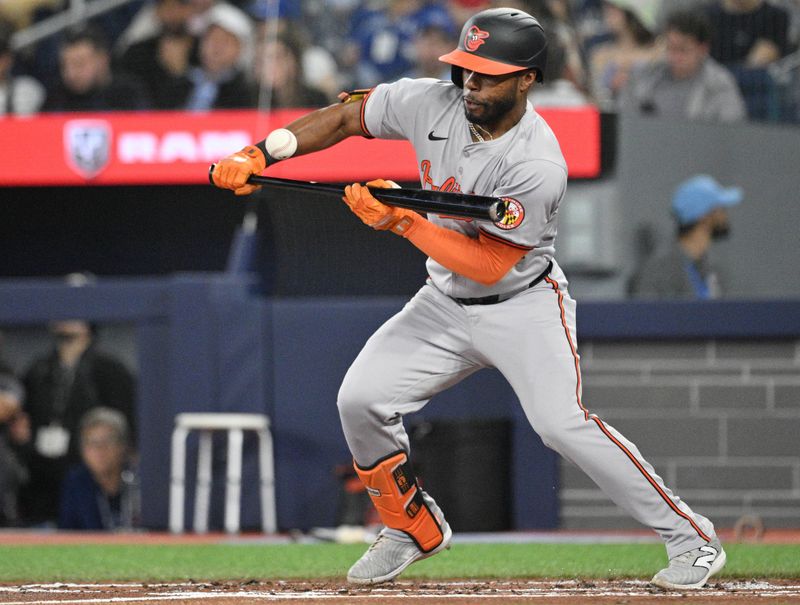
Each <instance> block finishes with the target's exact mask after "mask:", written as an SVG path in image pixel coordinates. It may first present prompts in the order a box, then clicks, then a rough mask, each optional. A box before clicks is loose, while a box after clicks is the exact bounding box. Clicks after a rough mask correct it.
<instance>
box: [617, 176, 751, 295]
mask: <svg viewBox="0 0 800 605" xmlns="http://www.w3.org/2000/svg"><path fill="white" fill-rule="evenodd" d="M741 201H742V190H741V189H740V188H738V187H730V188H725V187H722V186H721V185H720V184H719V183H718V182H717V181H715V180H714V179H713V178H712V177H710V176H708V175H697V176H694V177H692V178H690V179H688V180H686V181H684V182H683V183H681V184H680V186H679V187H678V188H677V190H676V191H675V194H674V196H673V198H672V211H673V215H674V217H675V220H676V222H677V226H678V232H677V240H676V242H675V244H674V245H673V246H672V248H671V250H670V251H669V252H668V253H667V254H666V255H664V256H658V257H656V258H654V259H652V260H650V261H647V262H646V263H645V264H644V266H643V267H642V268H641V269H640V270H639V271H638V272H637V273H636V275H635V276H634V277H633V279H632V281H631V284H630V292H631V294H632V295H633V296H636V297H643V298H690V299H709V298H718V297H719V296H720V294H721V288H720V283H719V278H718V276H717V274H716V273H715V271H714V270H713V269H712V268H711V267H710V265H709V262H708V251H709V249H710V248H711V245H712V243H713V242H714V241H716V240H719V239H722V238H725V237H727V236H728V235H729V233H730V225H729V220H728V212H727V209H728V208H729V207H731V206H735V205H736V204H738V203H739V202H741Z"/></svg>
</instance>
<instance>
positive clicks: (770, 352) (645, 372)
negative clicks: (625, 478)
mask: <svg viewBox="0 0 800 605" xmlns="http://www.w3.org/2000/svg"><path fill="white" fill-rule="evenodd" d="M580 353H581V368H582V372H583V383H584V389H583V401H584V404H585V405H586V406H587V407H588V408H589V410H590V411H591V412H592V413H595V414H597V415H598V416H600V417H601V418H602V419H603V420H604V421H605V422H607V423H608V424H611V425H612V426H614V427H615V428H616V429H618V430H619V431H621V432H622V433H623V434H624V435H625V436H626V437H628V438H629V439H630V440H632V441H633V442H634V443H635V444H636V445H637V446H638V447H639V449H640V450H641V451H642V453H643V455H644V456H645V457H646V458H647V459H648V460H649V461H650V462H651V463H652V464H653V465H654V466H655V468H656V471H657V472H658V473H659V474H660V475H661V476H662V477H663V478H664V479H665V481H666V483H667V485H668V486H669V487H670V488H671V489H673V490H674V491H675V492H676V493H677V494H678V495H679V496H680V497H681V498H682V499H684V500H686V502H687V503H688V504H689V505H690V506H691V507H692V508H693V509H695V510H696V511H698V512H699V513H702V514H703V515H705V516H707V517H709V518H710V519H711V520H712V521H713V522H714V523H715V525H717V526H718V527H732V526H733V525H734V523H735V522H736V520H737V519H739V518H740V517H741V516H743V515H745V514H756V515H758V516H760V517H761V519H762V520H763V521H764V524H765V526H766V527H773V528H778V527H800V341H798V340H790V341H685V342H641V343H631V342H599V341H595V342H591V341H590V342H585V343H581V345H580ZM561 487H562V489H561V493H560V498H561V525H562V527H565V528H572V529H588V528H635V527H640V526H639V525H638V523H637V522H636V521H634V520H633V519H631V518H630V517H628V515H627V514H626V513H625V512H623V511H622V510H621V509H619V508H618V507H617V506H616V505H614V504H613V503H612V502H611V501H610V500H609V499H608V498H607V497H606V496H605V495H604V494H603V493H602V492H601V491H600V490H599V489H598V488H597V487H596V486H595V485H594V483H592V482H591V480H590V479H588V478H587V477H586V476H585V475H584V474H583V472H582V471H581V470H580V469H578V468H576V467H575V466H573V465H572V464H570V463H568V462H566V461H564V460H562V461H561Z"/></svg>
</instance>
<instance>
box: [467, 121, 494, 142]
mask: <svg viewBox="0 0 800 605" xmlns="http://www.w3.org/2000/svg"><path fill="white" fill-rule="evenodd" d="M467 124H469V130H470V132H471V133H472V136H474V137H475V138H476V139H478V140H479V141H480V142H481V143H485V142H486V139H484V138H483V137H482V136H481V134H480V133H479V132H478V130H477V129H476V128H475V126H476V125H475V124H473V123H472V122H470V121H467ZM477 126H478V128H480V129H481V130H482V131H483V132H485V133H486V136H488V137H489V140H490V141H493V140H494V137H493V136H492V133H490V132H489V131H488V130H486V129H485V128H483V127H481V125H480V124H478V125H477Z"/></svg>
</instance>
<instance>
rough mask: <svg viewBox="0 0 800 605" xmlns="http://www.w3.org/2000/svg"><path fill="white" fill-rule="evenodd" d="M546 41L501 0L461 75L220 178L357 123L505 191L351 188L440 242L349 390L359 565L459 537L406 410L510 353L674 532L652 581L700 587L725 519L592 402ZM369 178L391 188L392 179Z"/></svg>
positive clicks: (544, 430) (553, 421)
mask: <svg viewBox="0 0 800 605" xmlns="http://www.w3.org/2000/svg"><path fill="white" fill-rule="evenodd" d="M546 55H547V43H546V39H545V34H544V31H543V29H542V27H541V25H540V24H539V23H538V21H537V20H536V19H535V18H533V17H532V16H530V15H528V14H526V13H524V12H522V11H520V10H516V9H506V8H497V9H490V10H486V11H482V12H480V13H477V14H476V15H474V16H473V17H472V18H471V19H469V20H468V21H467V22H466V24H465V25H464V28H463V31H462V32H461V38H460V41H459V44H458V48H457V49H455V50H453V51H452V52H450V53H448V54H446V55H444V56H442V57H441V60H442V61H444V62H445V63H449V64H450V65H451V66H452V82H450V81H438V80H434V79H417V80H410V79H402V80H399V81H397V82H394V83H390V84H380V85H378V86H377V87H375V88H374V89H372V90H371V91H369V92H368V93H367V94H365V95H363V96H358V95H351V96H350V97H346V98H345V100H346V101H349V102H345V103H342V104H339V105H334V106H330V107H327V108H325V109H321V110H318V111H316V112H313V113H310V114H307V115H305V116H303V117H301V118H299V119H298V120H296V121H294V122H292V123H291V124H289V125H288V126H287V127H286V128H285V129H278V130H276V131H273V132H272V133H270V135H269V136H268V137H267V138H266V139H265V140H264V141H262V142H260V143H257V144H256V145H254V146H249V147H245V148H244V149H243V150H241V151H239V152H237V153H234V154H233V155H231V156H229V157H227V158H225V159H223V160H222V161H221V162H220V163H219V164H218V165H217V168H216V170H215V172H214V175H213V178H214V182H215V184H216V185H217V186H218V187H223V188H227V189H232V190H234V191H235V192H236V193H237V194H247V193H250V192H252V191H253V190H254V189H256V187H255V186H253V185H250V184H247V183H246V181H247V178H248V177H249V176H250V175H251V174H257V173H260V172H261V171H262V170H264V169H265V168H266V167H267V166H269V165H271V164H272V163H273V162H275V161H278V160H281V159H285V158H287V157H290V156H292V155H299V154H305V153H311V152H314V151H317V150H320V149H324V148H326V147H330V146H331V145H334V144H335V143H338V142H339V141H341V140H343V139H345V138H347V137H350V136H363V137H367V138H372V137H380V138H387V139H408V140H409V141H411V143H412V144H413V146H414V149H415V151H416V156H417V161H418V164H419V173H420V181H421V183H422V187H423V188H426V189H439V190H444V191H463V192H467V193H475V194H480V195H491V196H497V197H502V198H505V199H506V201H507V203H508V208H509V213H508V215H507V216H506V217H505V218H504V219H502V220H499V221H497V222H494V223H492V222H490V221H484V220H471V219H470V220H464V219H455V218H452V217H445V216H436V215H429V216H428V217H427V218H425V217H423V216H421V215H419V214H417V213H415V212H412V211H410V210H406V209H401V208H395V207H390V206H387V205H384V204H382V203H381V202H379V201H378V200H376V199H375V198H374V197H373V196H372V195H371V194H370V192H369V190H368V189H367V188H366V187H363V186H361V185H360V184H358V183H354V184H353V185H350V186H348V187H346V188H345V195H344V198H343V199H344V201H345V202H346V203H347V205H348V206H349V207H350V209H351V210H352V211H353V212H354V213H355V214H356V215H357V216H358V217H359V218H360V219H361V220H362V221H363V222H364V223H365V224H367V225H369V226H371V227H372V228H374V229H378V230H386V231H391V232H392V233H395V234H397V235H398V236H400V237H403V238H405V239H407V240H408V241H409V242H411V244H413V245H414V246H416V247H417V248H419V249H420V250H422V251H423V252H425V253H426V254H427V255H428V257H429V258H428V261H427V269H428V272H429V276H430V277H429V279H428V280H427V282H426V283H425V285H423V286H422V288H421V289H420V290H419V292H417V294H416V295H415V296H414V297H413V298H412V299H411V300H410V301H409V302H408V304H406V306H405V307H404V308H403V310H402V311H400V312H399V313H398V314H397V315H395V316H394V317H392V318H391V319H389V320H388V321H387V322H386V323H385V324H384V325H383V326H382V327H381V328H380V329H378V331H377V332H376V333H375V334H374V335H373V336H372V337H371V338H370V339H369V340H368V342H367V343H366V345H365V346H364V348H363V350H362V351H361V353H360V354H359V355H358V357H357V358H356V360H355V361H354V362H353V364H352V365H351V366H350V369H349V370H348V372H347V375H346V376H345V378H344V381H343V384H342V386H341V389H340V391H339V397H338V406H339V413H340V417H341V422H342V427H343V430H344V434H345V438H346V439H347V443H348V445H349V447H350V450H351V452H352V454H353V458H354V464H355V469H356V471H357V473H358V475H359V477H360V478H361V480H362V481H363V483H364V485H365V486H366V489H367V492H368V493H369V495H370V496H371V498H372V501H373V503H374V504H375V506H376V508H377V510H378V513H379V514H380V517H381V520H382V521H383V523H384V525H385V526H386V527H385V529H383V531H381V533H380V534H379V535H378V537H377V539H376V540H375V542H374V543H373V544H372V545H371V546H370V547H369V549H368V550H367V552H366V553H365V554H364V555H363V556H362V557H361V558H360V559H359V560H358V561H357V562H356V563H355V564H354V565H353V566H352V568H351V569H350V571H349V572H348V575H347V578H348V580H349V581H351V582H355V583H359V584H375V583H379V582H384V581H387V580H391V579H393V578H395V577H396V576H398V575H399V574H400V573H401V572H402V571H403V570H404V569H405V568H406V567H408V565H410V564H411V563H413V562H415V561H417V560H420V559H423V558H425V557H429V556H431V555H434V554H436V553H438V552H441V551H442V550H444V549H445V548H447V547H448V544H449V542H450V539H451V537H452V530H451V528H450V526H449V525H448V523H447V520H446V518H445V516H444V513H443V511H442V510H441V509H440V508H439V507H438V506H437V505H436V502H435V501H434V500H433V498H432V497H431V496H430V495H429V494H427V493H426V492H424V491H423V490H422V489H420V487H419V485H418V484H417V481H416V478H415V475H414V471H413V469H412V467H411V462H410V459H409V454H410V452H409V439H408V435H407V434H406V431H405V430H404V427H403V417H404V416H405V415H406V414H409V413H412V412H416V411H418V410H420V409H421V408H422V407H423V406H425V404H426V403H427V402H428V400H429V399H430V398H431V397H432V396H433V395H435V394H436V393H439V392H440V391H442V390H444V389H446V388H447V387H449V386H451V385H453V384H455V383H457V382H459V381H460V380H462V379H463V378H465V377H466V376H468V375H470V374H472V373H473V372H475V371H477V370H480V369H481V368H487V367H494V368H497V369H498V370H499V371H500V372H502V373H503V375H504V376H505V377H506V379H507V380H508V381H509V383H510V384H511V386H512V387H513V389H514V392H515V393H516V394H517V396H518V397H519V400H520V403H521V404H522V407H523V409H524V411H525V414H526V415H527V417H528V419H529V421H530V423H531V425H532V426H533V428H534V429H535V430H536V431H537V433H538V434H539V435H540V436H541V438H542V440H543V441H544V442H545V443H546V444H547V445H548V446H549V447H552V448H553V449H555V450H556V451H558V452H559V453H561V454H562V455H563V456H564V457H565V458H567V459H569V460H570V461H572V462H574V463H575V464H577V465H578V466H579V467H581V468H582V469H583V470H584V471H585V472H586V473H587V474H588V475H589V476H590V477H591V478H592V479H593V480H594V481H595V482H596V483H597V484H598V485H599V486H600V487H601V488H602V489H603V490H604V491H605V493H606V494H608V496H609V497H610V498H611V499H612V500H614V502H616V503H617V504H618V505H620V506H621V507H623V508H624V509H625V510H627V511H628V512H629V513H630V514H631V515H632V516H633V517H634V518H635V519H637V520H638V521H640V522H641V523H643V524H645V525H647V526H649V527H652V528H653V530H655V531H656V532H657V533H658V534H659V535H660V536H661V537H662V538H663V540H664V542H665V543H666V547H667V553H668V556H669V558H670V561H669V566H668V567H667V568H665V569H663V570H661V571H660V572H658V573H657V574H656V575H655V577H654V578H653V583H654V584H656V585H658V586H661V587H664V588H677V589H687V588H700V587H702V586H703V585H704V584H705V583H706V581H707V580H708V578H709V577H710V576H711V575H713V574H715V573H716V572H718V571H719V570H720V569H721V568H722V566H723V565H724V564H725V553H724V551H723V550H722V546H721V545H720V542H719V540H718V539H717V537H716V534H715V532H714V527H713V525H712V524H711V522H710V521H709V520H708V519H706V518H704V517H702V516H700V515H698V514H697V513H695V512H693V511H692V509H691V508H689V506H687V505H686V503H684V502H682V501H681V500H680V498H678V497H677V496H675V495H674V494H673V493H672V492H671V491H670V490H669V489H668V488H667V487H666V486H665V485H664V482H663V481H662V479H661V477H659V476H658V475H657V474H656V473H655V471H654V470H653V467H652V466H651V465H650V464H649V463H648V462H647V461H646V460H645V459H644V458H643V457H642V455H641V454H640V453H639V450H638V449H637V448H636V446H635V445H634V444H633V443H631V442H630V441H628V440H627V439H626V438H625V437H623V436H622V435H621V434H620V433H619V432H617V431H616V430H614V429H613V428H612V427H611V426H609V425H608V424H606V423H605V422H603V421H602V420H601V419H600V418H598V417H597V416H596V415H594V414H591V413H590V412H589V410H588V409H587V408H586V407H585V405H584V403H583V401H582V400H581V374H580V366H579V361H578V360H579V357H578V353H577V350H576V342H577V341H576V334H575V301H574V300H573V299H572V298H571V297H570V295H569V292H568V290H567V280H566V278H565V277H564V273H563V272H562V271H561V268H560V267H559V266H558V263H557V262H556V261H555V259H554V251H555V249H554V242H555V237H556V230H557V215H558V207H559V204H560V203H561V200H562V199H563V197H564V192H565V190H566V186H567V167H566V164H565V162H564V158H563V156H562V154H561V151H560V149H559V145H558V142H557V141H556V138H555V136H554V135H553V133H552V131H551V130H550V128H549V127H548V125H547V124H546V123H545V121H544V120H543V119H542V118H541V116H539V115H538V114H537V113H536V112H535V111H534V110H533V107H532V106H531V104H530V103H529V102H528V101H527V95H528V91H529V89H530V88H531V87H532V86H534V85H535V84H536V83H537V82H541V81H542V72H543V70H544V67H545V61H546ZM368 185H373V186H375V185H377V186H383V187H386V186H391V183H389V182H387V181H372V182H371V183H368Z"/></svg>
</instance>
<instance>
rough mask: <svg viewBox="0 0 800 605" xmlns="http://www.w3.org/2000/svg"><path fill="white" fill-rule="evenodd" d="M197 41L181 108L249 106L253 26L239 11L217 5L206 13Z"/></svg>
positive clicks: (225, 5) (204, 108)
mask: <svg viewBox="0 0 800 605" xmlns="http://www.w3.org/2000/svg"><path fill="white" fill-rule="evenodd" d="M207 20H208V28H207V29H206V31H205V32H204V33H203V35H202V37H201V38H200V46H199V53H198V54H199V61H200V64H199V65H198V66H196V67H192V68H190V69H189V71H188V73H187V80H188V84H189V88H188V91H187V96H186V101H185V103H184V107H185V108H186V109H190V110H194V111H206V110H209V109H232V108H237V107H248V106H250V104H251V99H252V88H251V87H250V85H249V84H248V81H247V77H246V73H247V69H248V68H247V65H248V63H249V61H250V60H251V59H252V46H253V25H252V23H251V21H250V19H249V18H248V17H247V15H245V14H244V13H243V12H242V11H240V10H239V9H237V8H234V7H233V6H231V5H229V4H224V3H223V4H217V5H215V6H214V7H212V8H211V9H210V10H209V11H208V14H207Z"/></svg>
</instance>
